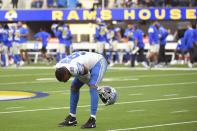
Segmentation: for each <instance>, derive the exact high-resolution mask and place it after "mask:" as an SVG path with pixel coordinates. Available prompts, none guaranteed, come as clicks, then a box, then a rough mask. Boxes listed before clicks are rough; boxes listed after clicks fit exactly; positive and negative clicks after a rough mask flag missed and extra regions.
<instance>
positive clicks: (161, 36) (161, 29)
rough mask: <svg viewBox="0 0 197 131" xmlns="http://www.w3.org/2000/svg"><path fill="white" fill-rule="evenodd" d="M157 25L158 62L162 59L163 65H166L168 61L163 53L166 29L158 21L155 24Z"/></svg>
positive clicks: (166, 34)
mask: <svg viewBox="0 0 197 131" xmlns="http://www.w3.org/2000/svg"><path fill="white" fill-rule="evenodd" d="M157 27H158V28H159V44H160V48H159V58H158V63H160V62H162V61H164V62H165V65H166V66H167V65H168V61H167V58H166V55H165V46H166V38H167V36H168V30H167V29H165V28H164V27H163V26H162V25H161V24H160V23H158V24H157Z"/></svg>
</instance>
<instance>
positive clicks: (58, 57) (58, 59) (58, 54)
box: [57, 52, 60, 62]
mask: <svg viewBox="0 0 197 131" xmlns="http://www.w3.org/2000/svg"><path fill="white" fill-rule="evenodd" d="M59 61H60V53H59V52H58V53H57V62H59Z"/></svg>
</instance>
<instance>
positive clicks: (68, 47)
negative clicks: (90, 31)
mask: <svg viewBox="0 0 197 131" xmlns="http://www.w3.org/2000/svg"><path fill="white" fill-rule="evenodd" d="M67 27H68V34H67V38H66V55H67V56H69V55H70V54H71V53H72V37H73V36H72V33H71V30H70V27H69V26H68V25H67Z"/></svg>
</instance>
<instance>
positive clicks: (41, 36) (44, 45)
mask: <svg viewBox="0 0 197 131" xmlns="http://www.w3.org/2000/svg"><path fill="white" fill-rule="evenodd" d="M50 37H51V35H50V34H49V33H48V32H46V31H45V28H44V27H42V28H40V32H38V33H37V34H35V35H34V38H36V40H40V41H42V48H41V50H40V51H41V53H42V54H43V55H44V57H45V58H46V59H47V60H48V63H50V62H51V59H50V58H49V57H48V54H47V49H46V48H47V44H48V41H49V39H50Z"/></svg>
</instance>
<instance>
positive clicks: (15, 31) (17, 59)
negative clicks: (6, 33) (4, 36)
mask: <svg viewBox="0 0 197 131" xmlns="http://www.w3.org/2000/svg"><path fill="white" fill-rule="evenodd" d="M12 29H13V43H12V45H13V55H14V56H15V60H14V62H15V65H16V66H22V65H23V64H24V62H22V61H21V58H20V55H19V54H20V49H19V47H20V45H19V41H20V30H19V29H18V26H17V23H13V24H12Z"/></svg>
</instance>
